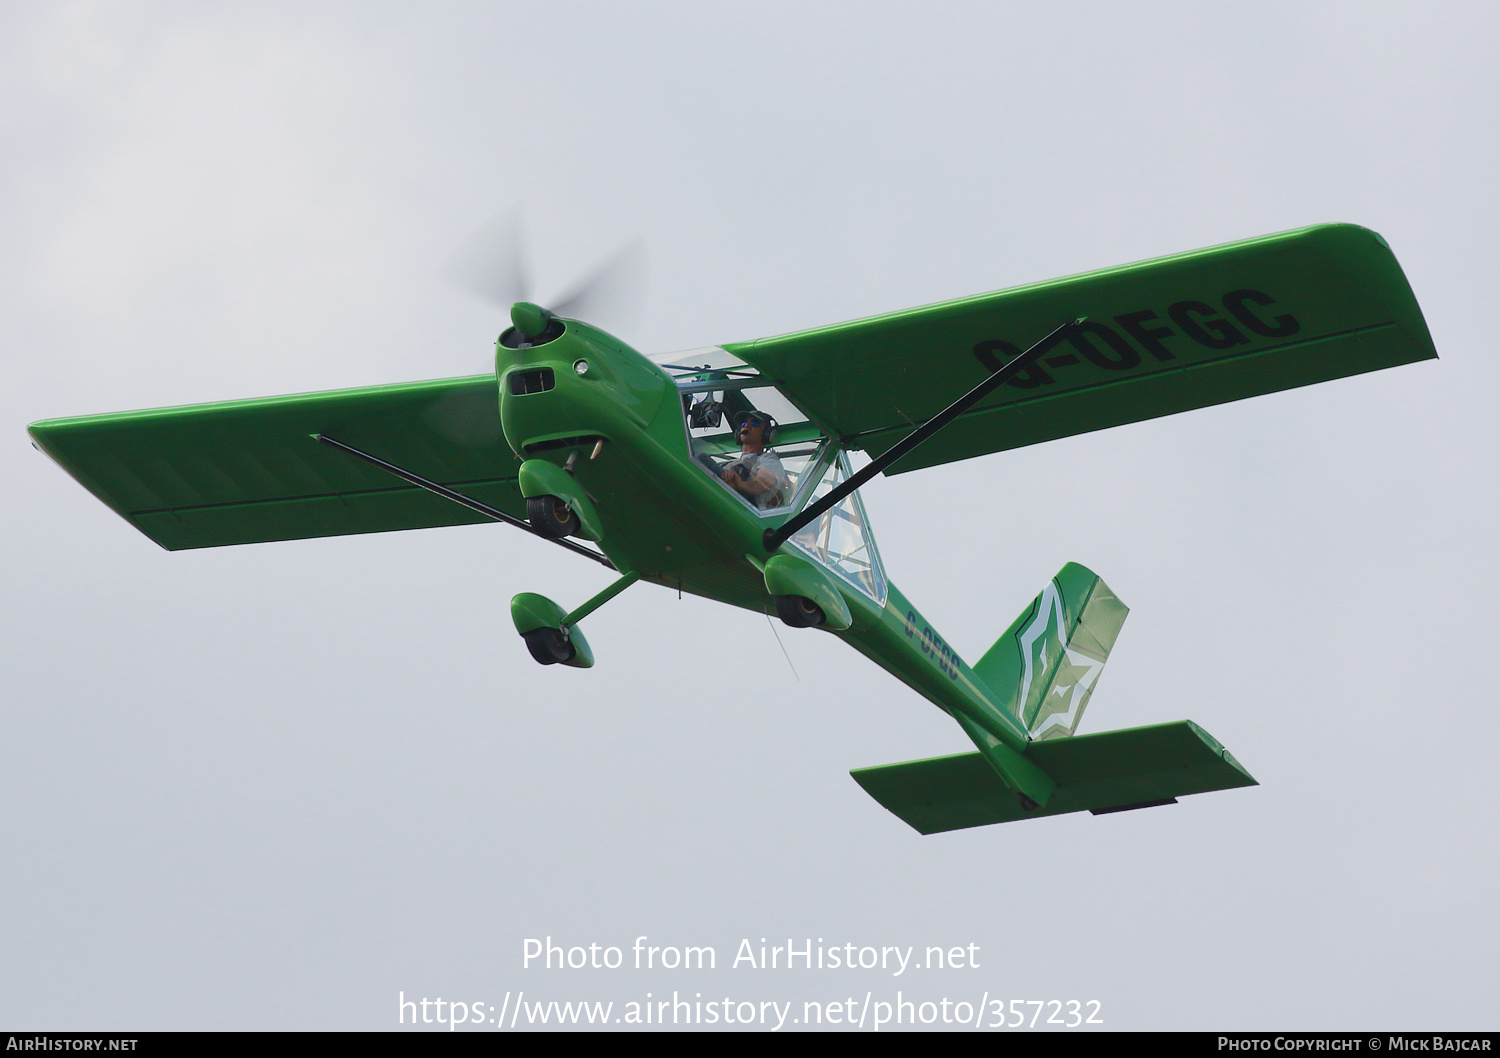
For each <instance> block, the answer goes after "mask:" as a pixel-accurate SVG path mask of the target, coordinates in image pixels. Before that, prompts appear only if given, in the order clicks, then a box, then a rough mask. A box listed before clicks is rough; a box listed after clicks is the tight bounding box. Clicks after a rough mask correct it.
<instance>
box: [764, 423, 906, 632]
mask: <svg viewBox="0 0 1500 1058" xmlns="http://www.w3.org/2000/svg"><path fill="white" fill-rule="evenodd" d="M849 473H850V472H849V462H848V460H847V459H845V458H844V454H843V453H842V452H840V453H839V454H838V456H837V458H836V459H834V460H833V462H832V463H830V464H829V465H828V467H827V469H826V470H825V471H824V472H823V474H822V476H821V477H820V478H819V479H818V484H817V486H816V487H815V488H814V489H813V490H812V492H811V494H810V495H809V496H808V497H807V500H806V501H805V502H806V503H812V502H814V501H816V500H817V499H818V498H819V497H821V496H825V495H827V494H828V493H829V492H831V491H832V490H833V489H834V488H836V487H837V486H838V485H840V484H842V483H843V481H844V480H845V479H846V478H848V477H849ZM788 543H790V544H791V545H793V546H794V547H796V548H798V549H799V550H800V551H802V552H803V553H804V554H806V555H807V556H808V557H809V558H811V559H812V560H813V561H815V562H817V563H818V564H819V565H821V566H823V567H824V568H826V569H828V570H830V571H832V572H833V573H836V574H838V575H839V576H840V577H842V578H843V579H844V580H846V581H848V582H849V583H850V584H853V585H854V586H855V587H856V588H858V589H859V590H860V591H862V592H864V593H865V594H866V595H868V596H869V597H870V598H871V599H873V600H875V602H876V604H877V605H880V606H884V605H885V595H886V587H885V571H884V569H883V568H882V566H881V562H880V552H878V551H877V550H876V549H875V537H874V535H873V534H871V532H870V523H869V521H868V520H867V519H866V517H865V505H864V504H863V503H862V502H861V501H860V498H859V493H858V492H855V493H853V494H852V495H849V496H847V497H845V498H844V500H843V502H842V503H840V504H838V505H837V506H835V507H833V508H832V509H831V510H828V511H825V512H824V513H823V514H822V515H820V516H819V517H818V518H816V519H815V520H813V521H812V522H809V523H808V524H807V525H806V526H805V527H803V529H802V530H801V531H800V532H798V533H796V534H795V535H794V536H793V537H792V538H791V539H790V540H789V541H788Z"/></svg>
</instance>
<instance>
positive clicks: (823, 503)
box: [763, 316, 1086, 551]
mask: <svg viewBox="0 0 1500 1058" xmlns="http://www.w3.org/2000/svg"><path fill="white" fill-rule="evenodd" d="M1085 318H1086V317H1083V316H1079V317H1078V318H1077V319H1076V320H1069V321H1068V322H1067V323H1064V324H1062V325H1060V326H1058V327H1055V328H1053V330H1052V331H1051V333H1049V334H1048V335H1047V336H1046V337H1044V338H1042V339H1041V340H1040V341H1038V342H1036V343H1035V344H1033V345H1032V346H1031V348H1029V349H1027V350H1026V351H1025V352H1023V353H1020V354H1018V355H1017V356H1015V357H1013V358H1012V359H1011V360H1010V361H1009V362H1008V363H1006V364H1004V365H1002V366H1001V368H1000V369H999V370H998V371H996V372H995V373H994V374H992V375H990V376H989V377H988V378H986V379H985V380H984V381H983V382H981V383H979V385H977V386H975V387H974V388H973V389H971V390H969V392H967V393H965V394H964V395H963V396H962V397H959V398H958V399H957V400H956V401H954V402H953V403H952V404H950V405H948V406H947V407H946V408H944V409H943V410H942V411H940V412H938V413H937V414H936V415H934V416H933V417H932V418H930V419H928V420H927V421H926V422H924V423H923V424H922V425H921V426H919V427H917V428H916V429H915V430H913V431H912V432H911V433H909V434H907V435H906V436H905V437H903V438H902V439H901V440H900V441H898V442H897V443H896V444H894V445H892V446H891V447H890V448H889V449H888V450H887V451H886V452H885V454H884V455H882V456H881V457H880V458H879V459H876V460H874V461H872V462H871V463H870V465H869V466H867V467H865V468H864V469H863V470H861V471H860V472H859V473H858V474H854V475H852V476H851V477H850V478H849V479H848V480H847V481H845V482H844V483H843V484H842V485H839V486H838V487H837V488H835V489H833V490H832V491H831V492H829V493H828V494H827V495H826V496H824V497H823V498H822V499H821V500H818V501H817V502H816V503H810V504H808V505H807V506H806V507H805V508H804V509H803V511H802V513H801V514H797V515H794V516H792V517H791V518H788V519H787V520H786V521H785V522H783V523H782V524H781V525H780V526H778V527H777V528H775V529H767V530H766V531H765V535H764V537H763V540H764V543H765V548H766V550H767V551H775V550H776V549H777V548H778V547H780V546H781V545H782V544H784V543H786V541H787V540H788V538H790V537H791V536H792V535H793V534H794V533H796V532H797V531H798V530H799V529H801V528H802V527H803V526H805V525H807V524H808V523H809V522H811V521H813V520H814V519H815V518H819V517H821V516H822V515H823V514H824V512H826V511H831V510H833V508H835V507H837V506H838V505H839V504H840V503H842V502H843V501H844V498H845V497H847V496H848V495H849V494H850V493H851V492H853V491H854V490H855V489H857V488H859V487H860V486H861V485H863V484H864V483H865V482H867V481H869V480H870V479H871V478H873V477H874V476H875V475H876V474H879V473H880V472H881V471H882V470H884V469H885V468H886V467H888V466H890V465H891V464H892V463H894V462H896V460H898V459H900V458H901V457H902V456H904V455H906V454H907V453H908V452H910V451H911V450H912V449H913V448H916V447H917V446H918V445H919V444H921V443H922V442H923V441H926V440H927V439H928V438H930V437H931V436H932V435H933V434H935V433H937V432H938V431H939V430H941V429H942V428H943V427H944V426H947V425H948V424H949V423H950V422H952V421H953V420H954V419H956V418H958V417H959V416H960V415H962V414H963V413H964V412H966V411H968V410H969V409H970V408H971V407H973V406H974V405H975V404H976V403H978V402H979V401H980V400H983V399H984V398H985V397H986V396H988V395H989V394H990V393H992V392H993V391H994V390H996V389H998V388H999V387H1001V386H1003V385H1005V383H1007V382H1009V381H1010V380H1011V379H1013V378H1015V377H1016V376H1017V375H1019V374H1020V373H1021V372H1022V371H1025V370H1026V369H1027V368H1028V367H1030V366H1031V365H1032V364H1034V363H1036V362H1037V361H1038V360H1040V359H1041V358H1042V357H1043V356H1045V355H1046V354H1047V352H1048V351H1049V350H1050V349H1051V348H1052V347H1053V346H1054V345H1056V344H1057V343H1058V342H1060V341H1062V340H1063V338H1064V337H1066V336H1067V333H1068V332H1069V331H1070V330H1072V329H1073V328H1074V327H1076V326H1078V325H1079V324H1080V323H1082V322H1083V321H1084V319H1085Z"/></svg>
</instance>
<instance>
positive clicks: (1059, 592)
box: [974, 562, 1130, 741]
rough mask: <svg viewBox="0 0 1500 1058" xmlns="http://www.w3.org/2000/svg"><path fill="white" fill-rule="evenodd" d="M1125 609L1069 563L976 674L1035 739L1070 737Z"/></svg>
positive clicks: (1091, 575)
mask: <svg viewBox="0 0 1500 1058" xmlns="http://www.w3.org/2000/svg"><path fill="white" fill-rule="evenodd" d="M1129 612H1130V609H1129V607H1127V606H1126V605H1125V604H1124V603H1123V602H1121V601H1120V600H1119V599H1118V598H1117V597H1116V596H1115V594H1114V592H1112V591H1110V590H1109V586H1108V585H1106V584H1105V583H1104V581H1102V580H1100V579H1099V578H1098V577H1097V576H1095V575H1094V573H1093V572H1092V571H1090V570H1088V569H1085V568H1084V567H1083V566H1080V565H1078V564H1077V563H1076V562H1069V563H1068V564H1067V565H1066V566H1064V567H1063V568H1062V569H1061V570H1060V571H1059V572H1058V574H1057V576H1055V577H1053V578H1052V581H1051V583H1049V584H1048V585H1047V586H1046V587H1045V588H1043V589H1042V593H1041V594H1040V595H1038V596H1037V597H1036V600H1035V601H1034V602H1032V604H1031V607H1030V608H1029V609H1028V610H1027V611H1026V612H1025V613H1023V614H1022V615H1021V616H1020V617H1018V618H1017V619H1016V622H1015V623H1014V624H1012V625H1011V626H1010V628H1008V629H1006V631H1005V634H1004V635H1002V636H1001V637H1000V638H999V639H998V640H997V641H996V642H995V645H994V646H992V647H990V649H989V651H988V652H987V653H986V654H985V655H984V657H982V658H980V659H979V661H978V663H977V664H975V665H974V673H975V675H977V676H978V677H979V678H980V679H981V680H983V681H984V683H985V685H986V686H987V687H989V689H990V690H991V691H992V692H993V693H994V694H995V697H996V700H997V701H998V702H999V703H1000V704H1001V705H1002V706H1003V707H1005V708H1008V709H1010V710H1011V711H1012V712H1013V713H1014V714H1015V716H1016V717H1018V718H1019V719H1020V721H1021V724H1022V726H1023V727H1025V728H1026V730H1027V731H1028V732H1029V733H1030V735H1031V737H1032V739H1033V740H1035V741H1041V740H1043V739H1049V738H1062V737H1064V736H1067V735H1071V734H1072V733H1073V732H1074V731H1076V730H1077V729H1078V721H1079V720H1081V719H1082V718H1083V710H1084V708H1085V707H1086V706H1087V705H1088V702H1089V696H1090V695H1092V694H1093V691H1094V685H1095V684H1096V683H1097V682H1098V680H1099V673H1100V672H1102V671H1103V670H1104V662H1105V661H1106V660H1107V659H1108V658H1109V651H1110V648H1111V647H1113V646H1114V645H1115V637H1116V636H1118V635H1119V634H1120V626H1121V625H1123V624H1124V623H1125V616H1126V615H1127V614H1128V613H1129Z"/></svg>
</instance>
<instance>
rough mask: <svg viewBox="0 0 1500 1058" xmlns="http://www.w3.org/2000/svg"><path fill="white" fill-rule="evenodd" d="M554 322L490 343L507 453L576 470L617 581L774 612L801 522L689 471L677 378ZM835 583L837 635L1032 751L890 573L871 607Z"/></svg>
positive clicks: (863, 596) (572, 325)
mask: <svg viewBox="0 0 1500 1058" xmlns="http://www.w3.org/2000/svg"><path fill="white" fill-rule="evenodd" d="M558 323H560V324H561V326H562V333H561V334H559V335H557V336H556V337H552V338H551V339H550V340H546V341H543V342H542V343H541V344H535V345H524V344H521V345H519V346H517V345H515V344H508V343H507V342H506V341H502V342H500V343H498V344H497V346H496V365H495V366H496V377H497V379H498V381H499V388H500V419H501V424H502V427H503V429H504V433H505V438H506V441H507V442H508V443H509V444H510V446H511V448H512V449H513V450H514V451H515V453H516V454H517V456H519V457H520V458H521V459H523V460H532V459H544V460H547V461H548V462H551V463H555V464H557V465H559V466H565V467H566V466H571V471H570V472H571V474H572V476H573V478H574V479H575V480H576V481H577V483H578V484H579V485H580V486H581V487H582V490H583V491H584V492H585V493H586V494H587V496H588V498H589V499H590V500H591V501H592V502H593V504H594V507H595V509H596V510H597V512H598V516H599V520H600V523H601V529H602V532H601V534H600V539H599V540H598V544H599V547H600V549H601V550H602V551H603V552H604V553H605V555H607V556H608V557H609V559H610V561H611V562H613V563H614V565H615V566H616V568H618V569H620V570H621V571H622V572H623V571H634V572H636V573H638V574H639V575H640V577H641V579H643V580H647V581H652V582H655V583H657V584H662V585H665V586H667V587H670V588H678V589H680V590H682V591H686V592H691V593H693V594H695V595H700V596H703V597H706V598H710V599H715V600H718V601H720V602H725V603H728V604H730V605H732V606H739V607H742V608H744V609H748V610H753V611H757V612H760V613H769V612H771V609H772V601H773V600H772V595H771V593H770V591H769V590H768V589H767V586H766V581H765V578H764V576H763V573H762V570H763V568H764V565H765V563H766V561H767V560H768V559H769V558H770V557H771V556H770V553H768V552H767V551H766V550H765V546H764V543H763V534H764V531H765V530H766V529H767V528H768V527H773V526H776V525H779V524H781V522H783V521H785V520H786V519H787V518H788V517H790V515H791V513H793V511H792V510H783V511H781V512H779V513H763V512H759V511H757V510H755V509H754V507H753V506H752V505H751V504H749V503H747V502H745V501H744V500H743V499H741V498H740V497H739V496H737V495H736V494H735V493H734V491H733V490H732V489H730V488H728V487H725V486H724V485H723V484H722V483H721V482H720V481H719V480H717V479H716V478H715V477H714V476H713V475H711V474H709V473H707V472H706V471H705V469H704V467H703V466H702V465H700V464H699V463H698V462H695V461H694V459H693V453H692V445H691V442H690V439H689V436H688V427H687V424H686V422H685V420H684V411H683V400H684V398H683V395H682V392H681V390H680V388H679V384H678V381H677V380H676V379H674V378H673V376H672V375H671V374H669V373H668V372H667V371H666V370H664V369H663V368H662V367H661V366H659V365H657V364H655V363H653V362H652V361H650V360H648V359H647V358H646V357H644V356H642V355H641V354H640V353H638V352H636V351H635V350H634V349H632V348H630V347H629V346H628V345H626V344H625V343H623V342H621V341H620V340H618V339H616V338H614V337H613V336H611V335H609V334H607V333H605V332H603V331H601V330H598V329H597V328H594V327H591V326H589V325H588V324H585V323H580V322H577V321H572V320H569V321H558ZM507 337H509V338H511V339H512V340H513V339H514V332H507ZM601 442H602V443H601ZM825 458H827V457H825ZM570 461H571V462H570ZM803 491H804V492H805V491H806V490H803ZM800 502H801V503H805V502H806V495H805V494H804V495H802V496H801V497H800ZM783 546H784V547H786V546H788V545H783ZM831 579H832V581H833V582H834V583H835V584H836V585H837V586H838V589H839V591H840V593H841V595H842V597H843V598H844V600H845V601H846V604H847V605H848V608H849V612H850V616H851V618H852V620H851V623H850V625H849V627H848V628H846V629H842V630H837V631H835V632H834V634H836V635H838V636H839V637H840V638H842V639H844V640H846V641H847V642H848V643H849V644H850V645H851V646H853V647H854V648H855V649H857V650H859V651H860V652H861V653H862V654H864V655H865V656H867V657H869V658H870V659H871V660H872V661H874V662H875V663H876V664H878V665H880V666H881V667H882V668H884V669H886V670H887V671H888V672H890V673H892V674H893V675H895V676H896V677H897V678H898V679H900V680H901V681H902V682H904V683H906V684H907V685H908V686H910V687H911V688H913V689H914V690H916V691H917V692H918V693H919V694H921V695H922V696H923V697H925V698H927V699H928V700H929V701H932V702H933V703H934V704H936V705H938V706H939V707H940V708H942V709H944V710H945V711H947V712H949V713H950V714H952V715H954V716H955V717H962V718H966V719H967V720H968V721H970V722H971V723H973V724H977V725H978V726H979V727H980V728H982V729H983V730H984V731H986V732H989V733H990V734H992V735H994V736H995V737H997V738H999V739H1001V740H1003V741H1004V742H1006V743H1007V744H1009V745H1011V746H1012V747H1013V748H1015V749H1017V750H1021V749H1024V747H1025V745H1026V741H1027V739H1026V732H1025V730H1024V728H1023V727H1022V726H1021V724H1020V722H1019V720H1017V719H1016V718H1015V717H1013V716H1011V715H1010V714H1009V713H1008V712H1007V711H1005V710H1004V709H1002V708H1000V707H999V704H998V702H997V698H996V696H995V694H994V693H993V692H992V691H991V690H990V689H989V688H987V687H984V686H983V684H982V683H981V682H980V681H979V679H978V678H977V677H976V676H975V675H974V673H973V672H972V671H971V670H970V669H969V667H968V665H966V664H965V663H964V662H963V660H962V659H961V658H959V657H958V655H957V653H956V652H954V651H953V650H952V649H951V648H949V647H948V645H947V644H946V642H945V641H944V640H943V639H942V638H941V637H940V636H939V635H938V634H937V633H936V632H934V631H933V630H932V627H931V625H930V624H929V623H928V622H927V621H925V620H924V619H923V618H922V617H921V615H920V614H919V613H918V612H917V611H916V608H915V607H913V606H911V604H910V603H908V602H907V600H906V599H905V597H904V596H903V595H902V594H901V592H900V591H898V590H897V589H896V588H895V587H894V586H893V585H890V584H889V583H888V582H886V581H884V579H883V575H882V582H881V587H882V588H883V591H882V592H880V593H879V595H875V596H872V594H871V593H869V592H868V591H862V590H859V589H858V588H857V587H856V586H855V585H854V584H851V583H848V582H847V581H846V580H842V579H840V578H838V577H836V576H835V577H832V578H831Z"/></svg>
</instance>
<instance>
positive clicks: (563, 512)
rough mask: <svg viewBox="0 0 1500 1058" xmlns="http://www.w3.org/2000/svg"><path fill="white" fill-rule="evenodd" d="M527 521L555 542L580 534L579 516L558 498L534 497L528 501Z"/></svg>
mask: <svg viewBox="0 0 1500 1058" xmlns="http://www.w3.org/2000/svg"><path fill="white" fill-rule="evenodd" d="M526 520H527V521H528V522H530V523H531V524H532V526H533V527H535V528H536V529H539V530H541V531H542V532H544V533H546V534H547V535H548V536H550V537H552V539H554V540H561V539H562V538H563V537H565V536H572V535H573V534H574V533H576V532H578V515H577V514H575V513H573V509H572V508H571V507H569V506H568V505H567V503H565V502H564V501H563V500H561V499H559V498H558V497H556V496H532V497H529V498H528V499H527V500H526Z"/></svg>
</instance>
